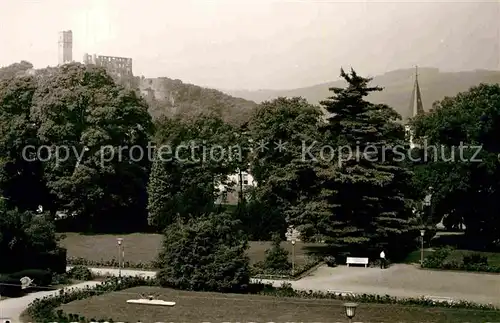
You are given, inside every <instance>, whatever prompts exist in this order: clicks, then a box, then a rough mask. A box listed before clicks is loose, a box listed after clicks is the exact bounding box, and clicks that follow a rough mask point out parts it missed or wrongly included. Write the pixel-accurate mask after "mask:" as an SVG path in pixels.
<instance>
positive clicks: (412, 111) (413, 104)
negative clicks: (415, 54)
mask: <svg viewBox="0 0 500 323" xmlns="http://www.w3.org/2000/svg"><path fill="white" fill-rule="evenodd" d="M421 114H424V105H423V103H422V93H421V92H420V85H419V84H418V66H415V84H414V85H413V91H412V93H411V101H410V107H409V114H408V118H413V117H415V116H417V115H421Z"/></svg>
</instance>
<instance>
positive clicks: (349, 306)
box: [344, 303, 358, 323]
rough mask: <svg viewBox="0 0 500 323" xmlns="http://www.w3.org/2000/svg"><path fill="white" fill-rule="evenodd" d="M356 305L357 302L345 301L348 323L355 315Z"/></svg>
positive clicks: (350, 322)
mask: <svg viewBox="0 0 500 323" xmlns="http://www.w3.org/2000/svg"><path fill="white" fill-rule="evenodd" d="M357 307H358V304H357V303H345V304H344V309H345V315H346V316H347V318H348V319H349V323H352V319H353V317H354V316H355V315H356V308H357Z"/></svg>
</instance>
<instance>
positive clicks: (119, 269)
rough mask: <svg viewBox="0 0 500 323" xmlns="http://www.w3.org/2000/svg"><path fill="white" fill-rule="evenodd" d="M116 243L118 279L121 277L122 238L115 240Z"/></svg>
mask: <svg viewBox="0 0 500 323" xmlns="http://www.w3.org/2000/svg"><path fill="white" fill-rule="evenodd" d="M116 243H117V245H118V277H119V278H121V277H122V259H121V258H122V255H123V252H122V243H123V238H116Z"/></svg>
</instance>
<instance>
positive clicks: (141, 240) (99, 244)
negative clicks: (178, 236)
mask: <svg viewBox="0 0 500 323" xmlns="http://www.w3.org/2000/svg"><path fill="white" fill-rule="evenodd" d="M65 236H66V238H64V239H63V240H62V241H61V246H62V247H64V248H66V249H67V250H68V254H67V256H68V257H71V258H80V257H81V258H85V259H87V260H92V261H110V260H112V259H117V258H118V247H117V244H116V238H118V237H121V238H123V245H124V247H125V261H128V262H131V263H135V264H137V263H150V262H152V261H154V260H155V258H156V256H157V255H158V253H159V252H160V249H161V243H162V236H161V235H160V234H145V233H133V234H126V235H120V236H118V235H83V234H78V233H65ZM282 246H283V247H284V248H285V249H286V250H288V251H289V258H290V261H291V260H292V255H293V252H292V251H293V250H292V248H293V247H292V244H291V243H289V242H283V243H282ZM314 246H315V244H305V243H302V242H300V241H298V242H297V243H296V244H295V264H296V265H297V266H299V265H302V264H304V263H305V262H306V260H307V254H308V250H309V248H310V247H314ZM270 247H271V242H268V241H264V242H261V241H251V242H250V248H249V249H248V256H249V258H250V261H251V263H255V262H258V261H262V260H264V258H265V255H266V250H267V249H268V248H270Z"/></svg>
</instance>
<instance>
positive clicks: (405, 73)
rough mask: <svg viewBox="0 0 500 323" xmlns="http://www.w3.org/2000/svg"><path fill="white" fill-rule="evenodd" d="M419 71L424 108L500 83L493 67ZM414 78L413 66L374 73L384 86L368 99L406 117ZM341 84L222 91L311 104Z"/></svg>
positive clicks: (250, 97)
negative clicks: (329, 89) (473, 87)
mask: <svg viewBox="0 0 500 323" xmlns="http://www.w3.org/2000/svg"><path fill="white" fill-rule="evenodd" d="M418 74H419V76H418V79H419V84H420V90H421V93H422V102H423V106H424V109H425V110H426V111H428V110H430V109H431V107H432V104H433V103H434V102H435V101H438V100H442V99H443V98H444V97H445V96H454V95H456V94H458V93H459V92H463V91H467V90H468V89H469V88H470V87H472V86H475V85H479V84H480V83H500V71H492V70H474V71H464V72H441V71H439V69H437V68H424V67H419V69H418ZM414 77H415V69H414V68H408V69H399V70H394V71H390V72H387V73H385V74H382V75H377V76H375V77H374V78H373V81H372V85H378V86H381V87H383V88H384V91H382V92H376V93H373V94H372V95H370V97H369V99H370V101H372V102H374V103H385V104H388V105H389V106H391V107H393V108H394V109H395V110H396V111H398V112H399V114H401V116H402V117H403V118H407V117H409V115H408V114H409V110H408V105H409V104H410V101H411V94H412V90H413V86H414V80H415V79H414ZM343 86H345V83H344V82H343V81H334V82H328V83H323V84H318V85H313V86H309V87H304V88H298V89H290V90H257V91H227V90H226V91H224V92H226V93H227V94H230V95H232V96H235V97H240V98H244V99H247V100H251V101H254V102H257V103H260V102H263V101H266V100H271V99H274V98H277V97H280V96H285V97H293V96H301V97H303V98H305V99H306V100H307V101H309V102H310V103H313V104H318V103H319V101H321V100H324V99H325V98H327V97H328V96H330V95H331V92H330V91H328V88H330V87H343Z"/></svg>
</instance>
